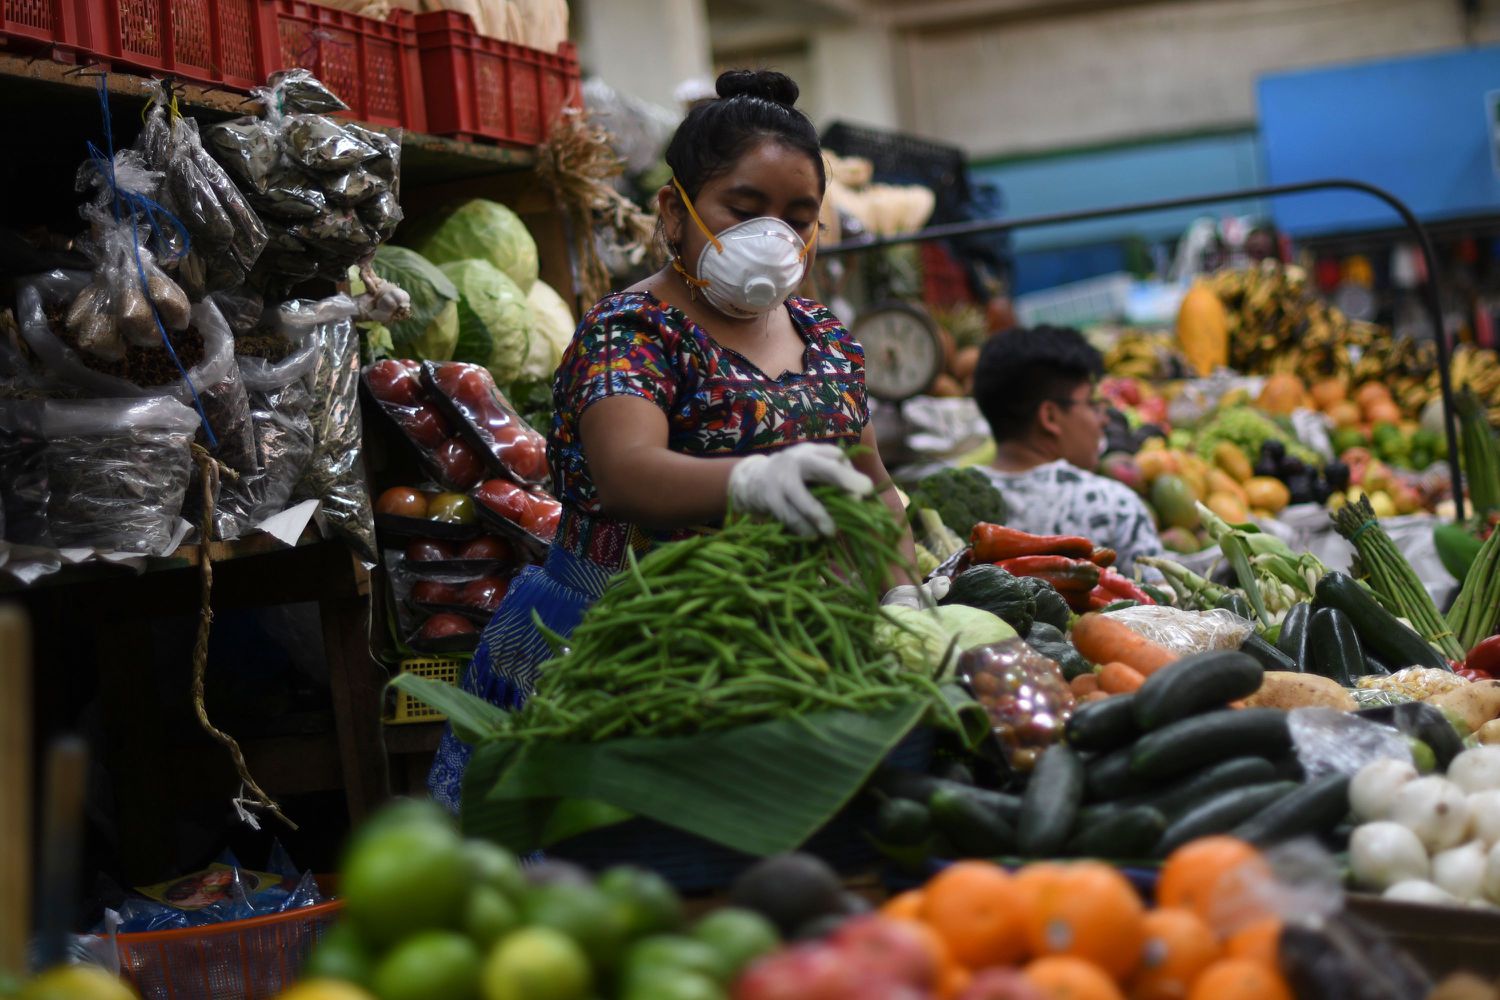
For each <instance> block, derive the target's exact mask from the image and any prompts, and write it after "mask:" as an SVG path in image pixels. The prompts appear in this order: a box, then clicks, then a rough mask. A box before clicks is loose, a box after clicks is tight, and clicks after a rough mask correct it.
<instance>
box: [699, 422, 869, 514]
mask: <svg viewBox="0 0 1500 1000" xmlns="http://www.w3.org/2000/svg"><path fill="white" fill-rule="evenodd" d="M812 483H824V484H826V485H829V486H836V487H838V488H839V489H841V490H843V491H844V492H845V493H850V494H853V495H854V496H857V497H867V496H869V495H870V494H871V493H874V492H875V484H874V483H873V482H871V481H870V477H869V476H866V475H865V474H864V473H862V472H860V471H858V470H856V469H855V468H854V466H853V465H851V464H850V462H849V457H848V456H847V455H845V454H844V453H843V452H842V451H840V450H839V449H837V448H835V447H834V446H833V445H831V444H796V445H792V446H791V447H790V448H787V449H785V450H782V451H778V452H774V453H772V454H769V455H751V456H750V457H748V458H744V459H741V460H740V461H739V463H738V464H736V465H735V467H734V471H733V472H731V473H730V474H729V501H730V503H732V504H733V505H734V506H735V507H736V508H738V509H739V510H744V511H753V512H755V513H758V514H766V515H769V516H770V517H774V518H775V519H776V520H778V521H780V522H781V523H782V524H784V525H786V526H787V527H788V528H790V529H792V533H793V534H796V535H802V536H803V537H811V536H813V535H824V536H829V535H832V534H834V533H835V531H837V528H835V526H834V523H833V518H831V517H829V516H828V511H826V510H824V509H823V505H822V504H821V503H819V502H818V499H817V497H815V496H813V495H812V491H811V490H810V489H808V486H809V484H812Z"/></svg>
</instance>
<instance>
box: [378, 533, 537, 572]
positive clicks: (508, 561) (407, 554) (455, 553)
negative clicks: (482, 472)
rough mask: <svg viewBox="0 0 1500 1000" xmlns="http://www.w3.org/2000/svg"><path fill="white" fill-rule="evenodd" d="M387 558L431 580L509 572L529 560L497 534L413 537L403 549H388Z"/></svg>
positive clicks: (396, 564)
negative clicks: (457, 537) (458, 537)
mask: <svg viewBox="0 0 1500 1000" xmlns="http://www.w3.org/2000/svg"><path fill="white" fill-rule="evenodd" d="M386 559H387V564H388V565H395V566H399V567H401V569H402V571H403V572H405V573H408V574H410V575H411V576H413V577H419V578H425V579H431V580H451V579H458V580H473V579H477V578H479V577H482V576H502V575H508V574H510V573H513V572H515V571H516V570H517V569H519V568H521V567H522V566H524V565H525V564H526V563H527V562H529V561H530V560H529V559H528V558H527V557H526V554H525V553H522V552H520V551H518V550H517V547H516V546H515V545H514V544H512V543H511V542H508V541H506V540H505V539H503V538H499V537H496V536H495V535H480V536H479V537H477V538H472V539H469V540H467V541H448V540H445V539H438V538H413V539H412V540H411V541H410V542H409V543H408V544H407V546H406V548H405V549H404V550H399V551H390V550H388V551H387V553H386Z"/></svg>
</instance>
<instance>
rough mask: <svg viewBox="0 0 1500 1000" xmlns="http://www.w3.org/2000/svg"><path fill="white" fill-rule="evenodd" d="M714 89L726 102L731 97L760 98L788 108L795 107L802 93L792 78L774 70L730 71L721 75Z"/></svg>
mask: <svg viewBox="0 0 1500 1000" xmlns="http://www.w3.org/2000/svg"><path fill="white" fill-rule="evenodd" d="M714 89H715V90H716V91H718V93H719V97H721V98H723V99H725V100H728V99H729V98H731V97H759V98H762V99H764V100H767V101H772V102H774V103H776V104H780V105H781V106H783V107H786V108H791V107H795V106H796V104H797V97H798V95H799V94H801V93H802V92H801V91H800V90H798V89H797V84H796V82H795V81H794V80H793V79H792V78H791V77H789V76H787V75H786V74H785V73H778V72H776V71H775V70H773V69H732V70H728V71H727V72H724V73H720V74H719V79H718V81H717V82H716V83H715V84H714Z"/></svg>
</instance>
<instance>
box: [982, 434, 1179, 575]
mask: <svg viewBox="0 0 1500 1000" xmlns="http://www.w3.org/2000/svg"><path fill="white" fill-rule="evenodd" d="M980 471H981V472H983V473H984V474H985V475H987V476H989V477H990V480H991V482H993V483H994V484H995V488H996V489H998V490H999V491H1000V493H1001V495H1002V496H1004V497H1005V507H1006V511H1007V513H1006V518H1005V523H1006V525H1007V526H1009V527H1012V528H1015V529H1017V530H1018V531H1026V532H1030V533H1031V534H1033V535H1082V536H1084V537H1085V538H1088V539H1091V540H1092V541H1093V542H1094V544H1096V545H1103V546H1107V547H1108V548H1112V549H1114V550H1115V552H1116V553H1118V554H1119V560H1118V565H1119V567H1120V569H1121V571H1122V572H1127V573H1128V572H1129V571H1130V569H1131V567H1132V565H1133V564H1134V562H1135V559H1136V557H1137V556H1159V555H1162V554H1163V553H1164V550H1163V548H1162V544H1161V538H1160V537H1159V536H1158V535H1157V533H1156V523H1155V521H1153V520H1152V518H1151V512H1150V511H1149V510H1147V509H1146V505H1145V503H1143V502H1142V501H1141V498H1140V497H1138V496H1136V495H1135V493H1133V492H1131V490H1130V487H1128V486H1126V485H1125V484H1123V483H1117V482H1115V481H1114V480H1113V479H1106V478H1105V477H1103V476H1099V475H1095V474H1094V473H1092V472H1085V471H1084V470H1083V469H1080V468H1078V467H1077V466H1074V465H1070V464H1068V462H1066V461H1064V460H1062V459H1059V460H1058V461H1056V462H1048V463H1047V464H1046V465H1038V466H1037V467H1036V468H1034V469H1027V470H1026V471H1025V472H1001V471H1000V470H998V469H991V468H981V469H980Z"/></svg>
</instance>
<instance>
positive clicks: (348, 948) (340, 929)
mask: <svg viewBox="0 0 1500 1000" xmlns="http://www.w3.org/2000/svg"><path fill="white" fill-rule="evenodd" d="M374 964H375V959H374V957H373V956H372V955H371V954H370V949H369V948H368V947H366V945H365V943H364V941H362V940H361V939H360V936H359V932H358V931H356V930H355V929H354V925H353V924H351V923H349V922H348V921H342V922H340V923H337V924H334V925H333V926H332V927H330V928H329V929H328V933H326V934H324V935H323V936H322V937H321V938H320V939H319V940H318V943H317V944H316V945H315V946H314V947H313V950H312V954H310V955H308V956H307V961H306V962H304V963H303V965H302V970H301V972H300V973H299V974H298V978H301V979H342V980H345V981H347V982H351V983H360V984H361V985H363V984H366V983H368V982H369V981H370V969H371V967H372V966H374Z"/></svg>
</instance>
